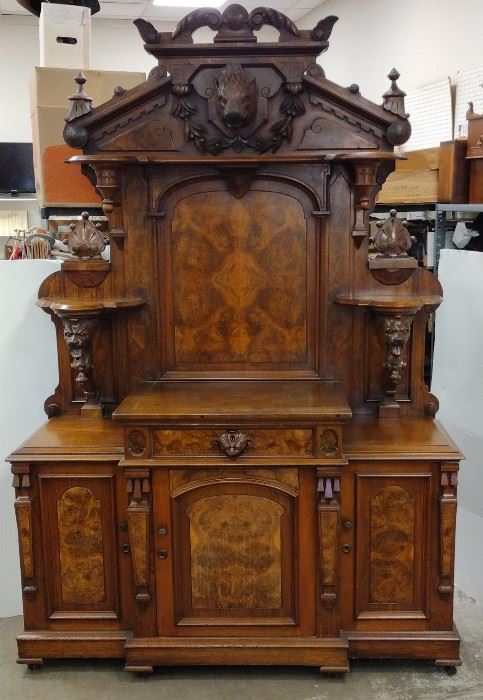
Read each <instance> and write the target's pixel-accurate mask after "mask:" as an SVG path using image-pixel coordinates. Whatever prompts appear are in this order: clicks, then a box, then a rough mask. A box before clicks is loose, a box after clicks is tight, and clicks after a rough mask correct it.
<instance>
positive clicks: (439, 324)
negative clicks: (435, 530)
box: [431, 250, 483, 602]
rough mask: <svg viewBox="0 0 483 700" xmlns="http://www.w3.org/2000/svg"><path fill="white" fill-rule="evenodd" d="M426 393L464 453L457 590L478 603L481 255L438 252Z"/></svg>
mask: <svg viewBox="0 0 483 700" xmlns="http://www.w3.org/2000/svg"><path fill="white" fill-rule="evenodd" d="M438 274H439V279H440V281H441V284H442V285H443V290H444V301H443V303H442V305H441V307H440V308H439V309H438V311H437V313H436V329H435V338H436V342H435V348H434V365H433V367H434V369H433V382H432V387H431V390H432V391H433V392H434V393H435V394H436V396H438V398H439V401H440V410H439V413H438V419H439V420H440V421H441V423H442V424H443V425H444V426H445V428H446V429H447V430H448V432H449V433H450V435H451V436H452V437H453V439H454V440H455V442H456V444H457V445H458V447H459V448H460V450H461V451H462V452H463V453H464V454H465V457H466V459H465V461H464V462H462V464H461V472H460V478H459V486H458V501H459V509H458V526H457V544H456V585H457V586H458V587H459V588H461V589H462V590H463V591H464V592H465V593H468V594H469V595H471V596H472V597H473V598H476V600H479V601H480V602H483V536H482V534H483V463H482V455H483V304H482V303H481V300H482V299H483V254H482V253H478V252H473V251H465V250H442V251H441V260H440V264H439V273H438Z"/></svg>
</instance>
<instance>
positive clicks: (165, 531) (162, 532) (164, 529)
mask: <svg viewBox="0 0 483 700" xmlns="http://www.w3.org/2000/svg"><path fill="white" fill-rule="evenodd" d="M167 534H168V528H167V527H166V526H165V525H161V527H158V535H159V536H160V537H164V536H165V535H167Z"/></svg>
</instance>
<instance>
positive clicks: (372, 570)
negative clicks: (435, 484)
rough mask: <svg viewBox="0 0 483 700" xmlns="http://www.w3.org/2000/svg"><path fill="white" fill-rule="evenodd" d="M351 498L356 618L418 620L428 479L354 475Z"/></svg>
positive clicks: (422, 607) (422, 604)
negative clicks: (354, 500)
mask: <svg viewBox="0 0 483 700" xmlns="http://www.w3.org/2000/svg"><path fill="white" fill-rule="evenodd" d="M356 492H357V523H358V525H357V532H358V552H357V574H356V589H357V593H356V600H357V610H358V617H359V618H371V617H375V618H380V617H381V615H382V616H383V617H384V616H389V617H390V616H391V615H393V614H401V613H402V612H403V611H404V616H405V617H412V616H416V617H424V616H425V615H426V590H425V585H424V580H425V566H427V560H426V551H427V546H428V543H427V539H426V538H427V532H428V530H427V528H426V523H427V517H428V513H429V502H430V476H429V475H426V474H421V473H420V474H413V475H409V474H407V475H405V474H401V473H397V474H396V473H394V474H393V475H391V474H380V475H376V474H360V473H359V474H358V476H357V484H356ZM425 562H426V563H425ZM383 611H384V614H383Z"/></svg>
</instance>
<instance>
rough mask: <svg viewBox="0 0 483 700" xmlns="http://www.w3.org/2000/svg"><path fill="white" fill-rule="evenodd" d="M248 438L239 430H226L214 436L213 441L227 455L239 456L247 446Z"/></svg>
mask: <svg viewBox="0 0 483 700" xmlns="http://www.w3.org/2000/svg"><path fill="white" fill-rule="evenodd" d="M249 442H250V440H249V439H248V437H247V436H246V435H245V433H242V431H241V430H226V431H225V432H224V433H222V434H221V435H220V437H217V438H215V440H214V443H215V445H217V446H218V447H219V448H220V450H221V451H222V452H223V453H224V454H226V455H227V456H228V457H239V456H240V455H241V454H242V453H243V452H245V450H246V449H247V447H248V444H249Z"/></svg>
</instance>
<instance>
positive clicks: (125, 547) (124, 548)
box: [121, 544, 131, 554]
mask: <svg viewBox="0 0 483 700" xmlns="http://www.w3.org/2000/svg"><path fill="white" fill-rule="evenodd" d="M130 551H131V547H130V546H129V545H128V544H122V545H121V552H124V554H129V552H130Z"/></svg>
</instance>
